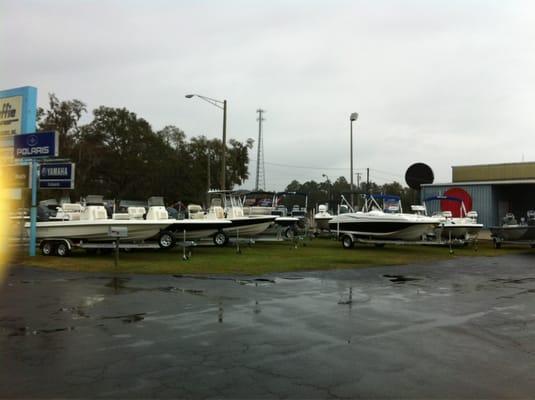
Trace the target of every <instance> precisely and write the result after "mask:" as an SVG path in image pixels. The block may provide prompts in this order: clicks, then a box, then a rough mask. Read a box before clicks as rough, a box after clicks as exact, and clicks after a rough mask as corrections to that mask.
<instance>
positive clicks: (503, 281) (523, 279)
mask: <svg viewBox="0 0 535 400" xmlns="http://www.w3.org/2000/svg"><path fill="white" fill-rule="evenodd" d="M490 281H491V282H498V283H515V284H518V285H521V284H522V283H527V282H533V281H535V278H532V277H527V278H520V279H505V278H496V279H491V280H490Z"/></svg>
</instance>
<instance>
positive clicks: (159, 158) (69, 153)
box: [37, 94, 253, 203]
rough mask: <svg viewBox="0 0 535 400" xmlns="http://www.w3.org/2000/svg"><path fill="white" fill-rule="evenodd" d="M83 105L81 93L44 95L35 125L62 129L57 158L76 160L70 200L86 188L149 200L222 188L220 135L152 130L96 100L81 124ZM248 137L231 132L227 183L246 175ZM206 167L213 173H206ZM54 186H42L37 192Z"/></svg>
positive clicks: (194, 197) (195, 198) (192, 196)
mask: <svg viewBox="0 0 535 400" xmlns="http://www.w3.org/2000/svg"><path fill="white" fill-rule="evenodd" d="M86 113H87V106H86V104H85V103H84V102H82V101H80V100H76V99H75V100H59V99H58V98H57V96H56V95H54V94H49V104H48V108H47V109H46V110H45V109H43V108H39V109H38V113H37V116H38V121H37V125H38V129H39V130H42V131H46V130H55V131H57V132H58V133H59V145H60V149H59V150H60V157H61V158H65V159H70V160H71V161H72V162H74V163H76V169H75V173H76V177H75V189H74V191H69V192H66V193H65V194H66V195H69V196H70V197H71V198H72V199H73V200H77V199H78V198H79V197H80V196H85V195H87V194H101V195H104V196H105V197H106V198H112V199H132V200H134V199H135V200H141V199H146V198H147V197H149V196H151V195H161V196H164V197H165V199H166V200H167V201H169V202H173V201H176V200H181V201H184V202H186V203H189V202H199V203H202V201H203V200H204V199H205V198H206V191H207V189H208V186H209V185H210V186H211V187H214V188H219V182H220V176H219V175H220V170H221V168H220V165H221V154H222V142H221V140H219V139H208V138H207V137H206V136H204V135H201V136H195V137H192V138H189V139H188V138H187V137H186V134H185V133H184V132H183V131H182V130H181V129H180V128H178V127H176V126H174V125H169V126H166V127H164V128H163V129H161V130H159V131H154V130H153V129H152V127H151V125H150V124H149V123H148V122H147V121H146V120H145V119H143V118H141V117H138V116H137V115H136V114H135V113H133V112H131V111H129V110H127V109H126V108H113V107H106V106H100V107H98V108H96V109H94V110H93V111H92V117H93V118H92V120H91V122H89V123H87V124H80V120H81V119H82V116H83V115H84V114H86ZM252 146H253V140H252V139H248V140H246V141H245V142H240V141H238V140H235V139H230V140H229V141H228V143H227V150H226V166H227V168H226V186H227V187H226V188H225V189H230V188H232V187H234V186H235V185H241V184H242V183H243V182H244V181H245V180H246V179H247V178H248V177H249V175H248V168H249V155H248V150H249V149H251V148H252ZM208 171H210V172H209V173H210V176H208ZM57 196H58V191H57V190H54V191H51V190H42V191H41V193H40V197H41V198H47V197H57Z"/></svg>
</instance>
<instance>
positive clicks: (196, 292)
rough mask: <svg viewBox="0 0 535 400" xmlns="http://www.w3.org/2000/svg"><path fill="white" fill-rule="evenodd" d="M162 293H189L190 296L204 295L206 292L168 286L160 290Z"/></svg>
mask: <svg viewBox="0 0 535 400" xmlns="http://www.w3.org/2000/svg"><path fill="white" fill-rule="evenodd" d="M158 289H159V290H161V291H162V292H180V293H189V294H196V295H203V294H204V290H203V289H182V288H178V287H175V286H167V287H162V288H158Z"/></svg>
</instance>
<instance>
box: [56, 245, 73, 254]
mask: <svg viewBox="0 0 535 400" xmlns="http://www.w3.org/2000/svg"><path fill="white" fill-rule="evenodd" d="M56 254H57V255H58V256H60V257H67V256H69V255H70V254H71V249H69V246H67V243H64V242H61V243H59V244H58V246H57V247H56Z"/></svg>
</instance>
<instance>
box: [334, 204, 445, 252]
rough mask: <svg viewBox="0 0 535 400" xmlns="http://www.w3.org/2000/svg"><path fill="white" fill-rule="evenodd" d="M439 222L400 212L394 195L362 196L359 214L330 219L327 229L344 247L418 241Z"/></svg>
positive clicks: (351, 213)
mask: <svg viewBox="0 0 535 400" xmlns="http://www.w3.org/2000/svg"><path fill="white" fill-rule="evenodd" d="M344 200H345V199H344ZM378 200H382V202H383V205H382V206H380V205H379V202H378ZM439 223H440V220H439V218H433V217H428V216H425V215H418V214H406V213H403V210H402V209H401V202H400V198H399V197H398V196H388V195H366V197H365V202H364V206H363V209H362V211H356V212H355V211H351V212H348V213H341V214H338V215H336V216H334V217H333V218H332V219H331V220H330V221H329V228H330V229H331V231H332V232H336V233H337V236H339V237H340V236H342V237H343V238H344V240H343V244H344V247H351V246H352V245H353V239H367V240H381V241H384V240H392V241H420V240H422V239H423V238H424V235H425V234H426V233H427V232H428V231H430V230H432V229H433V228H435V227H436V226H438V225H439ZM346 238H348V240H347V241H346V240H345V239H346Z"/></svg>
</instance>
